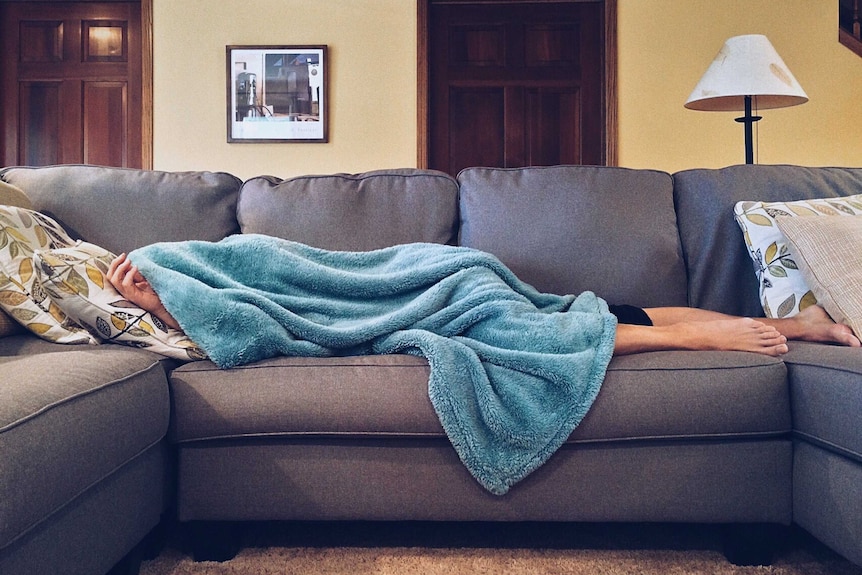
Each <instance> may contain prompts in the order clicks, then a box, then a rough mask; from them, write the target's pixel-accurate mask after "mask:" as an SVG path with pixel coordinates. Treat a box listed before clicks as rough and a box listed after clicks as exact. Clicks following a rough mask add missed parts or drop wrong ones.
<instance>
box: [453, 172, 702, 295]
mask: <svg viewBox="0 0 862 575" xmlns="http://www.w3.org/2000/svg"><path fill="white" fill-rule="evenodd" d="M458 182H459V183H460V185H461V199H460V205H461V222H462V224H461V243H462V244H463V245H465V246H469V247H472V248H477V249H480V250H485V251H488V252H491V253H492V254H494V255H496V256H497V257H499V258H500V259H501V260H502V261H503V263H505V264H506V265H508V266H509V267H510V268H512V271H514V272H515V273H516V274H517V275H518V276H519V277H520V278H521V279H523V280H524V281H526V282H528V283H531V284H533V285H534V286H536V287H537V288H538V289H539V290H541V291H545V292H551V293H558V294H569V293H575V294H577V293H580V292H582V291H586V290H589V291H593V292H595V293H596V294H597V295H599V296H600V297H602V298H604V299H606V300H608V301H609V302H610V303H613V304H633V305H637V306H641V307H656V306H663V305H686V303H687V299H686V298H687V295H686V290H687V281H686V275H685V268H684V267H683V255H682V248H681V246H680V242H679V234H678V233H677V223H676V213H675V211H674V206H673V180H672V179H671V177H670V175H669V174H667V173H665V172H658V171H654V170H632V169H626V168H608V167H597V166H549V167H533V168H518V169H505V168H467V169H465V170H462V171H461V173H460V174H458Z"/></svg>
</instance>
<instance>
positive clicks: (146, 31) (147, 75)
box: [141, 0, 153, 170]
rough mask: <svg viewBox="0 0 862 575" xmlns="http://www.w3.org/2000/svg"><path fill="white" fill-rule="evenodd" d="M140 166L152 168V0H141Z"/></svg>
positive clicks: (147, 168) (146, 168)
mask: <svg viewBox="0 0 862 575" xmlns="http://www.w3.org/2000/svg"><path fill="white" fill-rule="evenodd" d="M141 51H142V52H143V53H142V54H141V166H142V167H143V168H144V169H145V170H152V169H153V0H141Z"/></svg>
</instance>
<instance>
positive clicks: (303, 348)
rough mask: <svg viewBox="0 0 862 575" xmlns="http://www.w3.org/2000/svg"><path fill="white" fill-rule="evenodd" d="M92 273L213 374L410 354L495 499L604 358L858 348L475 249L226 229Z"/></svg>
mask: <svg viewBox="0 0 862 575" xmlns="http://www.w3.org/2000/svg"><path fill="white" fill-rule="evenodd" d="M107 277H108V281H109V282H110V283H111V284H113V285H114V287H115V288H116V290H117V291H118V292H119V294H120V295H121V296H122V297H124V298H126V299H127V300H129V301H130V302H132V303H133V304H135V305H137V306H138V307H140V308H142V309H144V310H146V311H148V312H149V313H150V314H151V315H155V316H156V317H158V318H159V319H160V320H161V321H162V322H164V323H165V324H167V325H169V326H172V327H174V328H175V329H176V328H179V329H181V330H182V331H183V332H185V334H186V335H187V336H188V337H189V338H190V339H191V340H192V341H194V342H195V344H197V345H198V346H200V348H201V349H202V350H203V351H204V352H205V353H206V356H207V357H208V358H209V359H210V360H212V361H213V363H215V364H216V365H217V366H218V367H219V368H222V369H230V368H234V367H238V366H241V365H244V364H249V363H252V362H255V361H259V360H265V359H269V358H274V357H278V356H303V357H332V356H343V355H370V354H381V355H385V354H411V355H419V356H422V357H424V358H425V359H427V361H428V365H429V376H428V396H429V399H430V400H431V404H432V405H433V407H434V410H435V412H436V413H437V416H438V418H439V420H440V423H441V425H442V427H443V429H444V430H445V432H446V435H447V437H448V438H449V439H450V441H451V443H452V446H453V447H454V448H455V451H456V452H457V453H458V456H459V457H460V459H461V461H462V462H463V463H464V464H465V466H466V467H467V469H468V470H469V471H470V473H471V474H472V475H473V476H474V477H475V478H476V479H477V481H479V483H481V484H482V485H483V486H484V487H485V488H486V489H488V490H489V491H491V492H492V493H495V494H498V495H501V494H504V493H506V492H507V491H508V489H509V488H510V487H511V486H512V485H514V484H515V483H516V482H518V481H520V480H521V479H523V478H524V477H526V475H528V474H529V473H531V472H532V471H533V470H535V469H536V468H537V467H538V466H540V465H541V464H542V463H544V462H545V461H546V460H547V459H548V458H549V457H550V456H551V455H552V454H553V453H554V452H555V451H556V450H557V449H558V448H559V447H560V446H561V445H562V444H563V443H564V442H565V441H566V439H567V438H568V437H569V435H570V434H571V432H572V430H573V429H574V428H575V427H576V426H577V425H578V424H579V423H580V421H581V420H582V418H583V417H584V416H585V415H586V413H587V411H588V410H589V409H590V407H591V405H592V403H593V401H594V400H595V398H596V397H597V394H598V393H599V390H600V388H601V386H602V384H603V382H604V380H605V375H606V370H607V367H608V364H609V362H610V360H611V358H612V357H613V355H614V354H632V353H636V352H642V351H656V350H672V349H690V350H738V351H747V352H748V351H750V352H756V353H760V354H765V355H769V356H778V355H781V354H783V353H785V352H787V351H788V348H787V339H788V338H794V339H809V340H815V341H827V342H832V343H841V344H844V345H848V346H859V345H860V342H859V340H858V339H857V338H856V337H855V336H854V335H853V334H852V333H851V331H850V330H849V328H847V327H845V326H843V325H837V324H835V323H833V322H832V321H831V320H830V319H829V318H828V316H827V315H826V313H825V311H823V310H822V309H820V308H814V307H812V308H808V309H806V311H805V312H803V313H801V314H799V315H797V316H796V317H794V318H790V319H786V320H768V319H764V320H756V319H752V318H734V317H728V316H724V315H722V314H717V313H713V312H709V311H703V310H697V309H686V308H651V309H646V310H641V309H638V308H632V307H630V306H619V307H614V308H609V306H608V305H607V303H606V302H605V301H604V300H602V299H600V298H598V297H597V296H596V295H595V294H593V293H592V292H584V293H582V294H579V295H577V296H575V295H566V296H560V295H555V294H546V293H541V292H539V291H538V290H536V289H535V288H533V287H532V286H530V285H529V284H527V283H525V282H523V281H521V280H519V279H518V278H517V277H516V276H515V275H514V273H513V272H512V271H511V270H509V268H508V267H506V266H505V265H503V264H502V262H500V260H498V259H497V258H495V257H494V256H493V255H491V254H488V253H486V252H482V251H479V250H474V249H470V248H464V247H456V246H446V245H440V244H403V245H399V246H393V247H391V248H384V249H381V250H374V251H369V252H332V251H327V250H321V249H317V248H313V247H311V246H307V245H304V244H298V243H296V242H290V241H288V240H283V239H279V238H274V237H271V236H262V235H254V234H238V235H235V236H230V237H228V238H225V239H223V240H221V241H219V242H194V241H193V242H165V243H160V244H152V245H149V246H145V247H143V248H139V249H138V250H135V251H133V252H131V253H130V254H129V256H128V257H127V256H125V255H121V256H119V257H117V258H116V259H114V260H113V261H112V262H111V263H110V265H109V266H108V272H107ZM345 383H346V384H349V383H348V382H345Z"/></svg>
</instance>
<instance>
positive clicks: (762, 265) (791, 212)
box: [733, 195, 862, 317]
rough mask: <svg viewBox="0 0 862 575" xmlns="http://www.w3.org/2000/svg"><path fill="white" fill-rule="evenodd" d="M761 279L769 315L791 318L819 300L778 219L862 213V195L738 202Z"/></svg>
mask: <svg viewBox="0 0 862 575" xmlns="http://www.w3.org/2000/svg"><path fill="white" fill-rule="evenodd" d="M733 213H734V216H735V217H736V222H737V223H738V224H739V227H740V228H741V229H742V233H743V238H744V239H745V244H746V246H747V247H748V252H749V255H750V256H751V260H752V262H753V263H754V270H755V273H756V274H757V279H758V281H759V282H760V303H761V305H762V306H763V312H764V314H766V317H790V316H792V315H795V314H797V313H799V312H800V311H802V310H803V309H805V308H806V307H808V306H809V305H813V304H815V303H817V299H816V297H815V294H814V293H813V292H811V290H809V289H808V285H807V284H806V283H805V280H804V278H803V277H802V274H801V273H800V271H799V269H798V266H797V263H796V261H795V260H794V258H793V255H792V254H791V253H790V252H789V250H788V245H787V241H786V240H785V238H784V235H783V234H782V233H781V230H780V229H779V228H778V226H777V225H776V222H775V220H776V218H782V217H787V218H796V217H821V216H853V215H857V214H862V195H856V196H846V197H841V198H821V199H813V200H797V201H792V202H737V204H736V205H735V206H734V209H733Z"/></svg>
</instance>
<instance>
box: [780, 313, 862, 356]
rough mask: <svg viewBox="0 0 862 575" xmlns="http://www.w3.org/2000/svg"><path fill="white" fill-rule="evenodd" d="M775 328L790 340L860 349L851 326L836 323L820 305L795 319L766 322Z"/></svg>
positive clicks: (794, 317) (796, 316) (797, 315)
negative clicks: (834, 344) (835, 344)
mask: <svg viewBox="0 0 862 575" xmlns="http://www.w3.org/2000/svg"><path fill="white" fill-rule="evenodd" d="M765 321H767V322H769V323H770V324H771V325H773V326H775V328H776V329H778V330H779V331H780V332H781V333H783V334H784V335H786V336H787V338H788V339H799V340H803V341H817V342H823V343H837V344H840V345H846V346H849V347H860V346H862V343H860V341H859V338H858V337H856V336H855V335H854V334H853V330H852V329H850V327H849V326H847V325H844V324H840V323H835V322H834V321H832V318H831V317H829V314H827V313H826V310H824V309H823V308H822V307H820V306H819V305H812V306H809V307H807V308H805V309H804V310H802V311H801V312H799V313H798V314H796V315H795V316H793V317H789V318H786V319H775V320H765Z"/></svg>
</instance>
